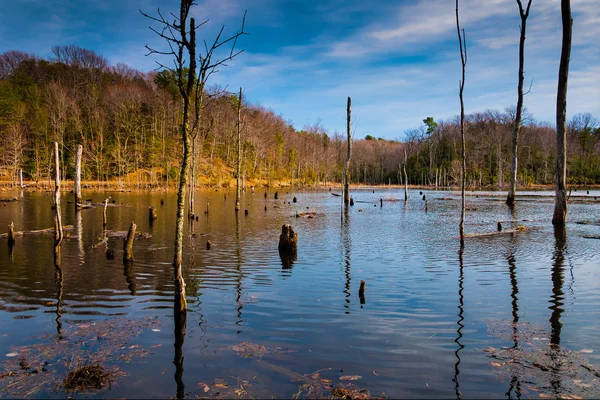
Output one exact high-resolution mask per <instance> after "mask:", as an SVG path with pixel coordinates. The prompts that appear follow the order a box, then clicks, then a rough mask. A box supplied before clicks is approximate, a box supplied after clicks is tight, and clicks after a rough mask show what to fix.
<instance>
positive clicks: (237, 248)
mask: <svg viewBox="0 0 600 400" xmlns="http://www.w3.org/2000/svg"><path fill="white" fill-rule="evenodd" d="M238 214H239V213H237V212H236V213H235V255H236V263H235V268H236V270H237V275H236V285H235V293H236V296H235V302H236V304H237V308H236V313H237V318H238V320H237V321H236V322H235V324H236V325H237V326H238V331H237V333H238V334H240V333H242V330H241V329H239V328H240V327H241V326H242V322H244V321H243V319H242V309H243V308H244V303H243V301H242V281H243V278H244V273H243V271H242V248H241V245H240V219H239V216H238Z"/></svg>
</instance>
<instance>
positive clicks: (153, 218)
mask: <svg viewBox="0 0 600 400" xmlns="http://www.w3.org/2000/svg"><path fill="white" fill-rule="evenodd" d="M148 219H149V220H150V223H152V222H154V221H156V220H157V219H158V213H157V212H156V208H154V207H150V208H149V209H148Z"/></svg>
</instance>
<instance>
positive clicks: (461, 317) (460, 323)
mask: <svg viewBox="0 0 600 400" xmlns="http://www.w3.org/2000/svg"><path fill="white" fill-rule="evenodd" d="M463 252H464V246H462V245H461V246H460V250H459V251H458V267H459V273H458V321H456V325H458V329H456V339H454V342H455V343H456V344H457V345H458V348H457V349H456V351H455V352H454V355H455V356H456V363H455V364H454V378H452V381H453V382H454V391H455V393H456V398H457V399H460V398H461V397H462V393H461V392H460V384H459V383H458V376H459V375H460V370H459V366H460V354H459V353H460V351H461V350H462V349H464V348H465V346H464V345H463V344H462V343H461V342H460V339H462V336H463V335H462V329H463V328H464V327H465V325H464V324H463V321H464V319H465V317H464V315H463V314H464V307H465V300H464V296H463V289H464V286H463V285H464V264H463Z"/></svg>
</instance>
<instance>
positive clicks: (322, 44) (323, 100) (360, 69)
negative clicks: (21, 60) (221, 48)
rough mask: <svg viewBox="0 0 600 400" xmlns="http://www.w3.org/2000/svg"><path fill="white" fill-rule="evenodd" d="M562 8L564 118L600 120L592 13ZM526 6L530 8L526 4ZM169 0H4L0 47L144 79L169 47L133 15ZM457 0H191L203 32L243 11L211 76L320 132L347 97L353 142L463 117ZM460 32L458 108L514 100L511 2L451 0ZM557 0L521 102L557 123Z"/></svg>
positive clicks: (542, 8) (540, 21)
mask: <svg viewBox="0 0 600 400" xmlns="http://www.w3.org/2000/svg"><path fill="white" fill-rule="evenodd" d="M597 1H598V0H571V3H572V4H571V7H572V12H573V18H574V26H573V48H572V54H571V64H570V74H569V92H568V100H567V113H568V115H569V116H572V115H574V114H576V113H579V112H590V113H592V114H593V115H594V116H595V117H600V40H599V39H598V38H600V7H599V6H598V2H597ZM523 2H524V3H525V2H526V0H523ZM178 7H179V4H178V0H139V1H134V0H118V1H117V0H78V1H74V0H2V1H1V2H0V16H1V19H2V22H3V23H2V24H1V25H0V52H4V51H7V50H12V49H17V50H22V51H28V52H33V53H35V54H37V55H40V56H44V57H50V56H51V51H50V49H51V47H52V46H54V45H68V44H76V45H78V46H81V47H85V48H89V49H92V50H95V51H96V52H98V53H100V54H102V55H104V56H105V57H106V58H107V59H108V60H109V61H110V62H111V63H113V64H115V63H117V62H122V63H126V64H128V65H130V66H132V67H134V68H137V69H140V70H142V71H150V70H152V69H154V68H155V66H156V64H155V62H154V60H159V61H161V62H168V60H166V59H164V58H162V59H161V58H159V56H156V55H154V56H151V57H146V56H145V54H146V51H145V48H144V45H145V44H149V45H150V46H153V47H156V48H162V49H164V48H165V43H164V41H162V40H161V39H160V38H158V37H157V36H156V35H155V34H153V33H152V32H151V31H150V30H149V29H148V26H149V25H152V23H151V21H148V20H147V19H145V18H144V17H142V16H141V14H140V13H139V11H138V9H142V10H144V11H145V12H147V13H151V14H152V13H155V12H156V10H157V8H160V9H161V10H162V11H164V12H168V11H173V12H177V10H178ZM454 8H455V2H454V0H414V1H408V0H406V1H403V0H396V1H381V0H370V1H364V0H360V1H359V0H321V1H314V0H302V1H301V0H199V1H198V6H197V7H196V8H195V10H194V16H195V17H196V19H197V20H203V19H206V18H209V22H208V24H207V25H205V26H204V27H203V28H202V29H201V31H200V32H199V34H198V35H199V37H201V38H206V39H207V40H211V39H213V38H214V35H215V32H216V31H217V30H218V29H220V27H221V25H225V32H226V34H227V33H229V34H231V33H233V32H234V31H235V30H236V29H237V28H238V27H239V26H240V23H241V19H242V16H243V13H244V10H246V9H247V10H248V16H247V21H246V30H247V31H248V32H250V35H248V36H244V37H243V38H242V39H241V40H240V41H239V47H240V48H243V49H244V50H245V52H244V53H243V54H241V55H240V56H239V57H238V58H236V59H235V60H234V61H232V62H230V63H229V66H228V67H226V68H222V69H221V71H220V72H219V73H218V74H216V75H214V76H213V77H211V82H210V83H212V84H218V85H221V86H226V85H227V87H228V90H231V91H236V90H237V89H238V88H239V87H240V86H241V87H243V88H244V92H245V94H246V97H247V98H248V99H249V100H250V101H252V102H254V103H259V104H261V105H262V106H264V107H267V108H271V109H273V110H274V111H275V112H276V113H277V114H281V115H282V116H283V117H284V118H285V119H286V120H289V121H290V122H291V123H293V125H294V126H295V127H296V128H297V129H301V128H302V127H303V126H304V125H311V124H314V123H315V122H316V121H318V120H320V121H321V124H322V125H323V126H324V127H325V128H326V129H327V130H328V131H329V132H331V133H333V132H335V131H338V132H342V133H343V132H344V131H345V112H346V98H347V96H351V97H352V104H353V107H352V114H353V126H354V128H353V129H354V131H355V137H356V138H361V137H364V136H365V135H367V134H370V135H373V136H376V137H384V138H386V139H402V138H403V133H404V131H405V130H406V129H410V128H415V127H418V126H419V125H421V124H422V120H423V119H424V118H425V117H427V116H432V117H434V118H435V119H441V118H448V117H452V116H454V115H456V114H457V113H458V111H459V107H460V106H459V100H458V81H459V78H460V55H459V52H458V43H457V35H456V25H455V23H456V22H455V15H454ZM460 17H461V25H462V27H463V28H464V29H465V31H466V35H467V49H468V64H467V76H466V83H465V109H466V112H467V113H469V112H474V111H483V110H485V109H487V108H493V109H500V110H503V109H504V108H505V107H507V106H510V105H513V104H515V103H516V85H517V67H518V58H517V55H518V41H519V24H520V18H519V11H518V6H517V4H516V1H515V0H485V1H482V0H461V1H460ZM561 37H562V33H561V19H560V0H533V3H532V6H531V12H530V16H529V19H528V21H527V41H526V44H525V46H526V47H525V52H526V53H525V57H526V59H525V80H526V84H527V85H529V82H530V81H531V80H532V79H533V85H532V88H531V92H530V93H529V94H528V95H527V96H525V106H526V107H527V108H528V110H529V111H530V112H531V113H532V114H533V116H534V117H535V118H536V119H537V120H541V121H547V122H549V123H551V124H554V121H555V114H554V113H555V108H556V105H555V104H556V84H557V73H558V61H559V58H560V43H561Z"/></svg>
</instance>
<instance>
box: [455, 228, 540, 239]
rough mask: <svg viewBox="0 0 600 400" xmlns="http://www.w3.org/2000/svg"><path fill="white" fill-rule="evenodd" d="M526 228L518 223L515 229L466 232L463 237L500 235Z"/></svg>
mask: <svg viewBox="0 0 600 400" xmlns="http://www.w3.org/2000/svg"><path fill="white" fill-rule="evenodd" d="M527 230H528V228H527V227H526V226H523V225H519V226H518V227H517V228H516V229H505V230H502V231H496V232H485V233H468V234H465V237H480V236H493V235H502V234H505V233H520V232H525V231H527Z"/></svg>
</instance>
